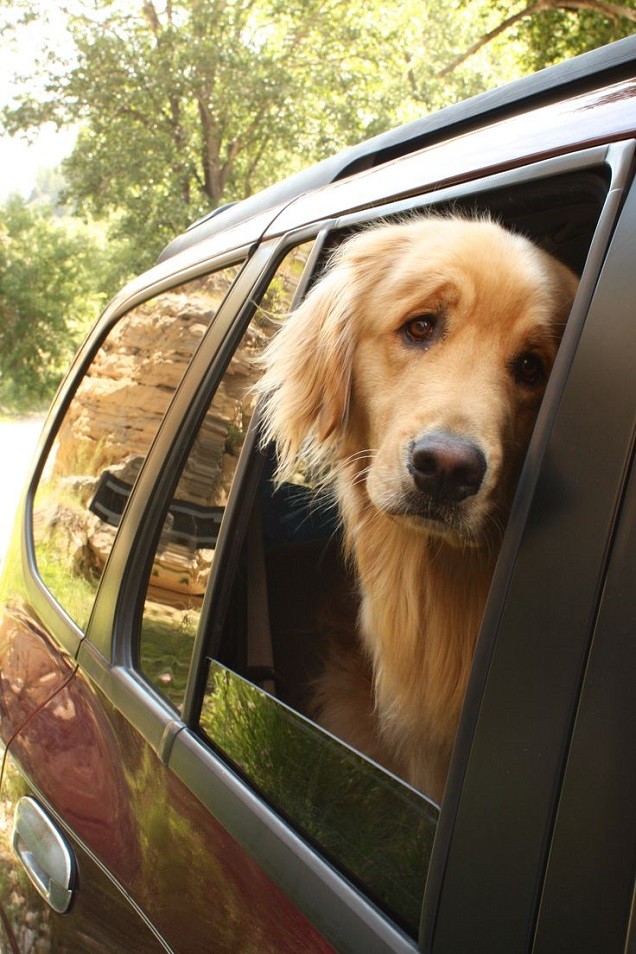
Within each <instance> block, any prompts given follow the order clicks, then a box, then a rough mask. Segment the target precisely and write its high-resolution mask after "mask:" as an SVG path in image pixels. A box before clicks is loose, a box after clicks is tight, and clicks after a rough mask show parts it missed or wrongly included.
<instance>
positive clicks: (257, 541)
mask: <svg viewBox="0 0 636 954" xmlns="http://www.w3.org/2000/svg"><path fill="white" fill-rule="evenodd" d="M608 182H609V176H608V174H607V171H606V170H605V169H604V168H602V167H599V168H594V169H590V170H585V171H582V172H576V173H573V174H572V175H559V176H554V177H549V178H548V177H546V178H545V179H536V180H535V181H533V182H532V184H531V185H528V184H527V183H523V182H519V181H517V183H516V184H515V185H514V186H510V187H509V188H505V189H504V188H501V189H496V190H492V191H489V192H483V193H473V194H467V195H466V196H465V197H463V198H462V197H460V198H457V197H456V198H455V199H454V200H453V202H452V209H453V210H454V211H459V212H463V213H469V214H471V215H478V216H479V215H488V214H491V215H492V216H493V217H495V218H497V219H499V220H501V221H502V223H503V224H504V225H507V226H508V227H510V228H512V229H514V230H516V231H521V232H525V233H526V234H527V235H529V236H530V237H531V238H532V239H533V240H534V241H535V242H536V243H537V244H539V245H541V246H543V247H544V248H545V249H546V250H547V251H549V252H550V253H551V254H553V255H555V256H556V257H557V258H559V259H560V260H561V261H563V262H564V263H565V264H567V265H568V266H569V267H570V268H572V269H573V270H574V271H575V272H577V273H579V274H580V273H581V271H582V270H583V267H584V264H585V260H586V256H587V253H588V250H589V247H590V243H591V241H592V237H593V235H594V230H595V227H596V223H597V221H598V217H599V215H600V212H601V209H602V207H603V203H604V199H605V196H606V194H607V188H608ZM433 210H434V211H442V212H448V211H449V204H448V203H445V204H440V205H439V207H435V208H434V209H433ZM407 211H408V212H409V217H410V216H411V215H412V214H414V210H413V208H412V207H411V208H409V209H408V210H407ZM397 215H398V217H400V216H403V213H402V212H398V213H397ZM369 220H370V215H369V213H365V214H364V216H363V217H362V216H358V217H357V218H356V216H354V215H352V216H351V218H350V220H349V221H343V222H342V223H341V227H340V228H339V229H338V230H337V231H332V232H327V233H326V235H324V236H322V238H321V241H322V243H323V244H322V246H321V247H320V249H316V248H315V247H314V249H313V251H312V248H311V245H312V243H307V244H306V245H301V246H296V247H294V248H292V249H291V251H290V252H289V253H288V255H287V256H286V257H285V258H283V260H282V261H281V263H280V265H279V266H278V268H277V270H276V271H275V273H274V275H273V277H272V279H271V281H270V284H269V286H268V291H267V292H266V293H265V296H264V297H261V299H260V303H257V307H256V310H255V311H254V314H253V317H252V319H251V321H250V324H249V325H248V326H247V327H246V328H245V330H244V331H243V334H242V337H241V339H240V343H239V345H238V348H237V349H236V351H235V352H234V354H233V356H231V357H229V358H228V364H227V370H226V373H225V376H224V377H223V379H222V380H221V383H220V384H219V386H218V388H217V391H216V393H215V395H214V397H213V398H212V401H211V403H210V407H209V410H208V412H207V414H206V415H205V417H204V419H203V424H202V426H201V427H200V429H199V431H198V433H197V434H196V435H195V436H194V440H193V443H192V445H191V451H190V453H189V456H188V458H187V461H186V463H185V466H184V468H183V471H182V473H181V475H180V479H179V481H178V484H177V489H176V491H175V493H174V495H173V499H172V501H171V503H170V505H169V507H168V509H167V512H166V519H165V522H164V525H163V530H162V533H161V538H160V540H159V543H158V546H157V548H156V552H155V555H154V563H153V567H152V569H151V571H150V577H149V581H148V587H147V591H146V594H145V605H144V611H143V619H142V623H141V633H140V644H139V661H138V668H139V669H140V670H141V672H142V673H143V674H144V676H145V677H146V678H147V679H148V680H149V681H150V682H151V683H152V684H153V686H154V688H155V689H156V690H157V691H158V692H159V693H161V695H162V696H163V697H164V698H166V699H167V700H168V701H169V702H170V704H171V705H172V706H173V707H174V708H175V709H177V710H178V711H180V712H183V713H184V716H185V719H186V721H187V722H188V724H189V725H191V727H192V728H193V729H194V730H195V732H196V733H197V734H198V736H199V738H200V739H201V740H203V742H204V743H205V744H206V745H208V746H209V747H210V748H211V749H212V750H213V751H214V752H216V753H217V754H218V755H219V756H220V757H221V758H222V759H223V760H224V761H225V762H227V763H228V764H229V765H230V766H231V767H232V768H233V769H234V771H235V772H237V773H238V774H239V775H240V776H241V778H242V779H244V780H245V781H246V782H247V783H248V784H249V785H250V786H251V787H252V788H253V789H254V790H255V791H256V792H257V793H258V794H259V795H260V796H261V797H262V798H263V799H264V800H265V801H266V802H267V803H268V804H269V805H270V806H271V807H272V808H273V809H274V810H275V811H276V812H278V813H279V814H280V815H281V816H282V817H283V818H284V819H285V820H286V821H287V822H289V823H290V824H291V825H292V826H293V827H294V828H295V829H296V830H297V831H298V832H299V833H300V834H301V835H302V837H303V838H304V839H306V840H307V841H308V842H309V843H311V844H312V845H313V846H315V847H316V848H317V849H318V851H319V852H320V853H321V854H322V856H323V857H324V858H325V859H327V860H328V861H329V862H330V863H331V864H333V865H334V866H335V867H336V868H337V869H339V870H340V871H341V872H342V873H343V875H344V876H345V877H346V878H347V879H348V880H349V881H350V882H351V883H353V884H354V885H356V886H358V887H359V888H360V889H361V890H362V891H363V892H364V894H365V895H366V896H367V897H368V898H369V899H370V900H371V901H372V902H373V903H374V904H375V905H377V906H378V907H379V908H381V909H382V910H383V911H385V912H386V913H387V914H388V915H389V916H390V917H391V919H392V920H393V921H394V922H395V923H396V924H397V925H399V926H400V927H401V928H403V929H404V930H405V931H406V932H407V933H408V934H410V935H411V936H412V937H416V936H417V934H418V929H419V918H420V908H421V902H422V897H423V892H424V887H425V882H426V874H427V868H428V862H429V860H430V856H431V850H432V844H433V838H434V834H435V830H436V825H437V819H438V811H439V809H438V806H437V805H435V804H434V803H433V802H432V801H431V800H430V799H428V798H427V797H426V796H425V795H423V794H422V793H420V792H418V791H416V790H415V789H414V788H412V787H410V786H409V785H408V784H405V783H404V781H402V780H400V779H399V778H397V777H396V776H395V775H394V774H392V773H391V772H389V771H387V770H385V769H384V768H381V767H380V766H379V765H377V764H376V763H374V762H373V761H372V760H371V759H370V758H367V757H366V756H364V755H362V754H360V753H359V752H357V751H356V750H355V749H354V748H352V747H351V746H349V745H347V744H345V743H343V742H342V741H341V740H340V739H338V738H336V737H335V736H334V735H331V734H329V733H328V732H325V731H324V730H323V729H322V728H320V727H319V725H317V724H316V720H315V708H314V707H313V704H312V696H313V693H314V684H315V680H316V678H317V677H318V676H319V675H320V672H321V667H322V665H323V661H324V656H325V650H326V646H327V643H328V640H329V632H330V629H331V628H332V621H333V613H334V606H335V612H336V614H337V612H338V605H339V602H338V601H340V600H345V601H348V600H351V599H352V598H354V599H355V584H354V582H353V581H352V579H351V576H350V573H349V571H348V568H347V566H346V562H345V561H344V560H343V556H342V539H341V527H340V521H339V518H338V514H337V512H336V509H335V507H334V504H333V501H332V500H331V499H329V498H325V497H324V496H322V495H321V494H319V493H318V494H317V493H316V492H315V491H314V489H313V488H312V486H311V483H312V481H311V475H310V474H308V473H307V472H306V471H305V470H304V469H303V467H302V465H301V466H300V468H299V470H298V473H296V474H295V475H294V476H293V478H292V479H290V480H286V481H285V482H284V483H283V484H282V486H281V485H276V482H275V480H274V471H275V468H276V460H275V456H274V451H273V448H272V447H261V446H260V440H259V434H258V430H257V426H256V424H257V421H256V419H255V417H254V413H255V409H256V402H255V397H254V385H255V383H256V382H257V380H258V379H259V376H260V374H261V373H262V367H261V364H260V354H262V351H263V350H264V348H265V347H266V346H267V343H268V342H269V341H270V340H271V338H272V336H273V335H274V334H275V333H276V330H277V328H278V326H279V325H280V323H281V322H284V321H285V317H286V315H287V313H288V312H289V310H290V309H291V308H292V306H293V305H294V304H297V303H298V302H297V300H296V301H295V298H297V296H295V292H296V289H297V288H298V287H299V286H300V288H301V290H302V291H303V292H304V290H305V289H306V287H307V286H308V284H310V282H311V281H312V275H313V276H314V277H315V275H316V274H318V273H319V272H320V270H321V268H322V267H324V266H325V264H326V262H327V260H328V258H329V256H330V255H331V253H332V252H333V251H334V249H335V248H336V247H337V246H338V245H339V244H340V243H341V242H342V241H343V240H345V239H346V238H347V237H348V236H349V235H351V234H352V233H353V232H356V231H357V230H359V228H360V226H361V224H362V223H363V222H368V221H369ZM308 258H309V269H310V271H311V269H313V272H312V274H308V272H307V270H305V274H304V275H303V274H302V271H303V266H304V264H305V262H306V261H307V260H308ZM258 304H260V307H258ZM308 478H309V479H308ZM334 599H335V602H334ZM197 630H198V636H197ZM197 651H199V655H198V656H197ZM188 673H189V675H188ZM188 694H189V699H188Z"/></svg>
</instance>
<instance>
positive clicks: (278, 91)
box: [0, 0, 635, 278]
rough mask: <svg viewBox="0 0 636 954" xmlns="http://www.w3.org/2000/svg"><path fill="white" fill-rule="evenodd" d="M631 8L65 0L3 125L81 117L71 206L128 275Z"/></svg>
mask: <svg viewBox="0 0 636 954" xmlns="http://www.w3.org/2000/svg"><path fill="white" fill-rule="evenodd" d="M0 2H2V0H0ZM634 2H635V0H626V2H625V3H623V4H621V5H618V4H614V3H609V2H604V0H578V2H577V0H565V2H557V0H530V2H528V0H520V2H517V3H514V4H512V5H511V4H508V3H504V2H503V0H470V2H468V0H438V2H436V3H432V2H422V0H402V2H401V3H399V4H398V3H386V2H383V0H66V4H67V5H66V6H65V5H64V4H61V5H58V4H56V5H55V9H56V10H57V11H58V13H59V11H60V10H63V11H64V12H65V15H66V16H67V22H68V30H69V35H70V37H71V38H72V49H71V50H70V51H67V52H66V53H64V52H63V50H61V49H60V48H59V46H58V45H56V44H54V43H49V44H48V46H46V47H45V48H44V49H43V51H42V57H41V61H40V68H39V74H38V75H39V86H38V87H37V89H36V91H35V92H33V85H32V84H33V78H31V80H30V83H29V84H27V85H24V87H23V90H22V93H21V94H20V95H19V96H18V98H17V99H16V101H15V102H14V103H12V104H11V105H10V106H9V107H8V108H6V109H5V110H4V113H3V121H4V127H5V129H6V130H8V131H9V132H11V133H18V132H25V131H28V130H30V129H33V128H36V127H38V126H40V125H42V124H43V123H45V122H47V121H53V122H54V123H56V124H57V125H58V126H66V125H69V124H77V125H78V126H79V128H80V132H79V137H78V139H77V144H76V147H75V149H74V151H73V153H72V155H71V157H70V159H69V160H68V161H67V162H66V164H65V175H66V181H67V188H66V197H65V201H67V202H71V203H74V204H75V208H76V209H77V210H78V211H80V212H85V211H88V212H91V213H93V214H95V215H98V216H108V217H109V220H110V223H111V234H113V235H116V236H119V237H120V238H121V239H122V241H123V244H122V245H120V247H119V251H120V253H121V255H120V264H119V265H118V268H117V275H116V277H117V278H124V277H126V273H127V272H128V271H136V270H138V269H140V268H141V267H143V266H146V265H149V264H151V262H152V261H153V260H154V258H155V256H156V253H157V252H158V251H159V249H160V248H161V247H162V245H163V244H165V242H166V241H168V240H169V239H171V238H172V237H173V236H174V235H175V234H177V233H178V232H180V231H182V230H183V229H184V228H185V227H186V226H187V225H188V224H189V223H190V222H191V221H193V220H194V219H196V218H198V217H199V216H200V215H203V214H206V213H207V212H209V211H210V210H211V209H213V208H215V207H216V206H218V205H220V204H222V203H223V202H227V201H231V200H235V199H240V198H243V197H244V196H246V195H248V194H250V193H252V192H254V191H256V190H258V189H259V188H262V187H263V186H265V185H268V184H269V183H270V182H272V181H276V180H278V179H280V178H282V177H283V176H285V175H288V174H289V173H291V172H294V171H296V170H297V169H299V168H301V167H303V166H306V165H308V164H310V163H311V162H314V161H317V160H319V159H321V158H323V157H324V156H325V155H328V154H330V153H333V152H334V151H336V150H337V149H339V148H342V147H343V146H345V145H348V144H351V143H353V142H357V141H360V140H361V139H363V138H365V137H367V136H372V135H374V134H375V133H378V132H381V131H383V130H384V129H386V128H389V127H390V126H392V125H395V124H396V123H397V122H402V121H407V120H409V119H413V118H415V117H416V116H419V115H422V114H423V113H425V112H428V111H431V110H432V109H435V108H438V107H440V106H443V105H446V104H447V103H449V102H454V101H456V100H458V99H461V98H464V97H466V96H468V95H471V94H474V93H477V92H480V91H482V90H484V89H487V88H490V87H492V86H495V85H497V84H498V83H500V82H502V81H503V80H505V79H510V78H513V77H514V76H516V75H519V73H520V72H525V71H527V70H528V69H531V68H534V67H535V66H536V65H539V64H540V61H541V58H543V60H546V61H547V60H549V59H550V58H552V59H554V58H561V57H563V56H567V55H571V53H572V52H578V51H579V49H580V48H581V47H582V46H585V47H586V48H587V47H588V46H592V45H598V44H599V43H601V42H604V41H605V39H607V38H608V36H609V34H608V30H609V31H610V33H611V35H612V36H614V35H615V34H624V33H625V32H626V30H627V29H628V28H630V26H631V23H632V19H633V16H632V12H633V4H634ZM4 3H5V5H6V4H8V5H9V6H10V8H11V10H13V11H14V19H16V18H17V21H18V22H19V19H20V18H19V16H18V14H16V13H15V11H17V10H22V14H23V20H25V19H26V20H29V19H33V17H34V16H35V17H37V18H38V20H39V21H41V20H42V19H43V16H44V15H45V14H46V10H47V9H50V8H49V7H48V6H47V3H48V4H50V0H4ZM549 18H552V19H549ZM574 27H576V29H575V28H574ZM546 30H550V31H551V32H550V42H547V41H546V40H545V37H544V36H543V34H544V33H545V31H546ZM585 31H587V32H585ZM590 31H591V32H590Z"/></svg>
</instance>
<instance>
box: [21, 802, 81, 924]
mask: <svg viewBox="0 0 636 954" xmlns="http://www.w3.org/2000/svg"><path fill="white" fill-rule="evenodd" d="M13 850H14V851H15V853H16V855H17V856H18V858H19V859H20V861H21V862H22V865H23V866H24V869H25V871H26V873H27V874H28V876H29V878H30V879H31V881H32V882H33V885H34V887H35V888H36V889H37V891H39V893H40V894H41V895H42V897H43V898H44V900H45V901H46V902H47V904H49V905H50V906H51V907H52V908H53V910H54V911H57V912H58V913H59V914H64V912H65V911H68V909H69V907H70V904H71V901H72V900H73V892H74V887H75V858H74V856H73V851H72V849H71V848H70V846H69V844H68V843H67V841H66V838H65V837H64V836H63V835H62V833H61V832H60V831H59V830H58V827H57V825H56V824H55V822H54V821H53V820H52V819H51V818H50V817H49V816H48V815H47V813H46V812H45V811H44V809H43V808H42V806H41V805H40V804H39V803H38V802H36V800H35V799H34V798H31V797H30V796H29V795H25V796H24V797H23V798H21V799H20V801H19V802H18V804H17V805H16V809H15V814H14V817H13Z"/></svg>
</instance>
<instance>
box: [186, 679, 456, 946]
mask: <svg viewBox="0 0 636 954" xmlns="http://www.w3.org/2000/svg"><path fill="white" fill-rule="evenodd" d="M200 724H201V728H202V729H203V731H204V732H205V735H206V736H207V737H208V739H209V740H210V741H211V742H212V743H213V744H214V745H215V746H216V747H218V749H219V750H220V751H221V752H222V753H224V754H225V755H226V756H227V757H228V758H229V759H230V761H231V762H232V763H233V764H234V765H235V767H236V768H237V769H239V771H240V772H241V773H242V774H243V775H245V776H246V777H247V779H248V780H249V781H250V782H251V783H252V784H253V785H254V786H255V787H256V788H257V789H258V791H259V792H260V794H261V795H262V796H263V797H264V798H265V799H266V800H267V801H268V802H269V803H270V804H271V805H272V806H273V807H274V808H275V809H277V810H278V811H280V812H281V813H282V814H284V815H285V817H286V818H288V819H289V820H290V821H292V822H293V824H294V825H295V826H296V827H297V828H298V829H299V830H300V831H301V833H302V834H303V835H304V836H305V837H306V838H308V839H309V840H311V841H312V842H314V843H315V844H316V845H317V846H318V847H319V848H320V849H321V851H322V852H323V854H324V855H325V856H326V857H327V859H328V860H330V861H331V862H332V863H334V864H335V865H337V867H338V868H340V869H341V870H342V871H343V872H344V874H346V875H347V876H348V877H349V878H350V879H351V881H353V882H354V883H355V884H357V885H359V886H360V887H361V888H362V890H363V891H364V892H365V893H366V894H367V895H368V896H369V897H370V898H371V899H372V900H373V901H375V903H376V904H378V905H379V906H380V907H382V908H383V909H384V910H385V911H387V913H389V914H390V915H391V917H393V918H394V920H395V921H397V922H398V923H399V924H400V925H401V926H402V927H404V928H405V929H406V930H407V931H409V932H410V933H411V934H413V935H414V936H417V932H418V927H419V918H420V909H421V906H422V897H423V893H424V883H425V880H426V872H427V868H428V862H429V859H430V854H431V850H432V845H433V837H434V835H435V827H436V824H437V818H438V809H437V807H436V806H435V805H433V803H432V802H429V801H428V800H427V799H426V798H424V796H423V795H420V794H419V793H418V792H415V791H414V790H413V789H410V788H407V787H406V786H405V785H403V784H402V783H401V782H398V781H397V780H396V779H394V778H393V777H392V776H390V775H387V774H386V773H385V772H384V771H382V770H380V769H378V768H377V767H376V766H375V765H374V764H373V763H372V762H369V761H368V760H367V759H365V758H363V757H362V756H360V755H358V754H357V753H356V752H353V751H352V750H350V749H348V748H346V747H345V746H343V745H342V744H341V743H340V742H337V741H336V740H335V739H333V738H332V737H331V736H329V735H327V734H326V733H325V732H323V731H322V730H320V729H318V728H317V727H316V726H315V725H313V723H311V722H309V721H308V720H307V719H304V718H303V717H302V716H299V715H298V714H297V713H295V712H293V711H292V710H291V709H288V708H287V707H286V706H284V705H282V704H281V703H279V702H277V701H275V700H273V699H272V698H271V696H269V695H267V694H266V693H265V692H263V691H262V690H261V689H258V688H257V687H256V686H254V685H252V683H250V682H247V681H246V680H244V679H242V678H241V677H240V676H238V675H236V674H235V673H233V672H231V671H230V670H228V669H226V668H224V667H223V666H221V665H220V664H219V663H217V662H212V663H211V665H210V671H209V675H208V682H207V688H206V693H205V697H204V702H203V708H202V711H201V720H200Z"/></svg>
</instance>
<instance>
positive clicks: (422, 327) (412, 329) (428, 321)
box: [400, 315, 437, 344]
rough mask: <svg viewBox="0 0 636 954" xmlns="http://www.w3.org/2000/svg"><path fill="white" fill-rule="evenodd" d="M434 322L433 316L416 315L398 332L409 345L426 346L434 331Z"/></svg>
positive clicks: (435, 320) (434, 317)
mask: <svg viewBox="0 0 636 954" xmlns="http://www.w3.org/2000/svg"><path fill="white" fill-rule="evenodd" d="M436 322H437V319H436V316H435V315H416V317H415V318H409V320H408V321H407V322H406V323H405V324H404V325H402V328H401V329H400V331H401V332H402V335H403V337H404V338H405V339H406V341H407V342H409V343H410V344H426V343H428V342H429V339H430V337H431V335H432V334H433V332H434V331H435V325H436Z"/></svg>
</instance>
